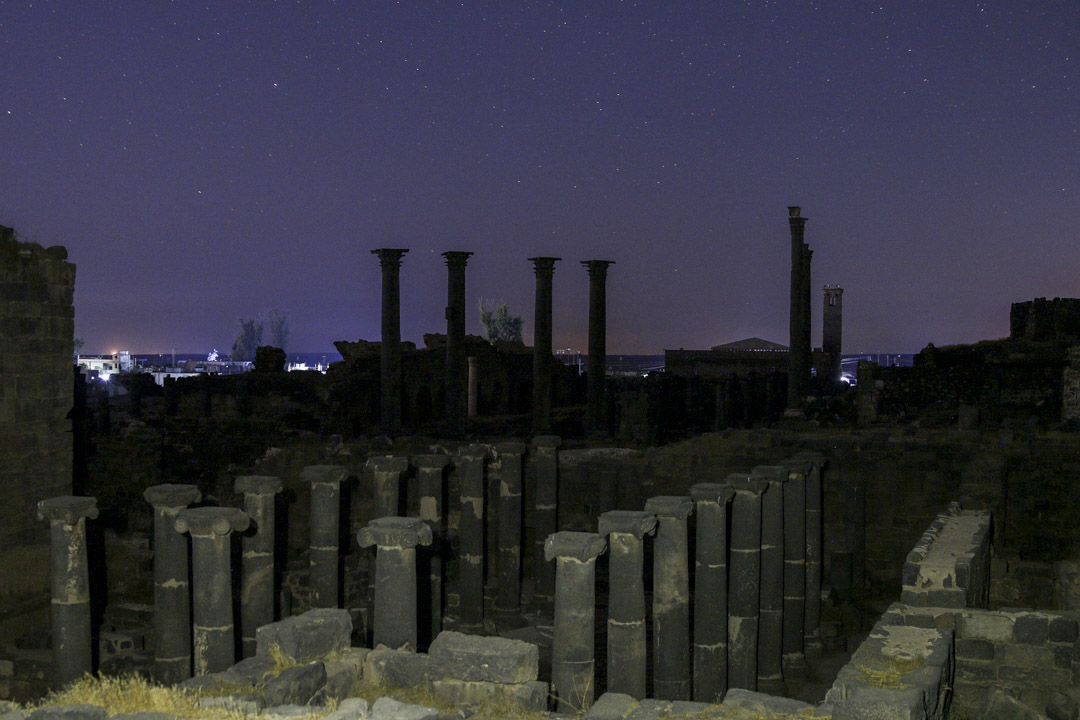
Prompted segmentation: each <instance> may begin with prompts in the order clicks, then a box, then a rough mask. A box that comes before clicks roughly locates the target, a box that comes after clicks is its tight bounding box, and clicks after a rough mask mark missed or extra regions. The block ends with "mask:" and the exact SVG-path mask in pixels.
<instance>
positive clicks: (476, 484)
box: [457, 445, 487, 632]
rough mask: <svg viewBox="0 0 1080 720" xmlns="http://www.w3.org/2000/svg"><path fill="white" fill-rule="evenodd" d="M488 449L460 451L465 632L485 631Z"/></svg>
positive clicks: (460, 564) (462, 619)
mask: <svg viewBox="0 0 1080 720" xmlns="http://www.w3.org/2000/svg"><path fill="white" fill-rule="evenodd" d="M485 459H487V448H486V447H484V446H483V445H466V446H465V447H462V448H458V460H457V469H458V478H459V481H460V483H461V526H460V529H459V532H460V542H459V543H458V593H459V597H460V600H459V607H458V621H459V627H460V629H462V630H465V631H473V632H478V631H480V630H483V627H484V461H485Z"/></svg>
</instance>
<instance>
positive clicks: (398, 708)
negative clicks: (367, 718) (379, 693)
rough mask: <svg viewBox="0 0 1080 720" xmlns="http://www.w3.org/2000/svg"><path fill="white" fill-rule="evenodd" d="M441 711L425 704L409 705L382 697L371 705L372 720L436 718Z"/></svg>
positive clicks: (425, 719) (431, 719)
mask: <svg viewBox="0 0 1080 720" xmlns="http://www.w3.org/2000/svg"><path fill="white" fill-rule="evenodd" d="M438 717H439V711H438V710H436V709H435V708H429V707H424V706H423V705H408V704H406V703H403V702H398V701H397V700H394V699H393V698H388V697H381V698H379V699H378V700H376V701H375V704H374V705H372V706H371V720H436V718H438Z"/></svg>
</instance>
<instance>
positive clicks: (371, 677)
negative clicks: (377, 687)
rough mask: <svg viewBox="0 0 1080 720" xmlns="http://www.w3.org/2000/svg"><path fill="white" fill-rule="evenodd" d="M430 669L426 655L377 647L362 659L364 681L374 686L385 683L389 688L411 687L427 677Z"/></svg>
mask: <svg viewBox="0 0 1080 720" xmlns="http://www.w3.org/2000/svg"><path fill="white" fill-rule="evenodd" d="M430 667H431V662H430V658H429V656H427V655H422V654H419V653H415V652H413V651H411V650H393V649H391V648H388V647H385V646H379V647H377V648H375V649H374V650H372V651H371V652H369V653H368V654H367V657H366V658H364V673H363V677H364V679H365V680H367V681H370V682H372V683H375V684H379V683H386V684H387V685H389V686H390V687H413V686H415V685H420V684H421V683H423V682H424V681H426V680H427V679H428V678H429V677H430V674H429V672H428V671H429V668H430Z"/></svg>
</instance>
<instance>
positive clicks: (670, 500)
mask: <svg viewBox="0 0 1080 720" xmlns="http://www.w3.org/2000/svg"><path fill="white" fill-rule="evenodd" d="M645 512H648V513H652V514H653V515H656V516H664V517H673V518H678V519H680V520H683V519H685V518H688V517H690V513H692V512H694V501H693V500H691V499H690V498H688V497H686V496H684V495H657V496H656V497H651V498H649V499H648V500H646V501H645Z"/></svg>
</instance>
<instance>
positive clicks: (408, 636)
mask: <svg viewBox="0 0 1080 720" xmlns="http://www.w3.org/2000/svg"><path fill="white" fill-rule="evenodd" d="M431 539H432V538H431V528H429V527H428V526H427V524H426V523H425V522H424V521H423V520H421V519H420V518H405V517H383V518H375V519H374V520H372V521H371V522H370V523H368V525H367V527H365V528H364V529H363V530H361V531H360V532H359V533H358V534H357V536H356V540H357V542H359V543H360V547H364V548H366V547H371V546H372V545H375V546H377V547H378V550H377V551H376V555H375V610H374V622H373V626H374V627H373V631H372V632H373V636H372V637H373V639H372V644H373V645H375V646H378V645H380V644H381V645H386V646H387V647H389V648H392V649H395V650H397V649H400V648H402V647H404V646H405V645H408V646H409V647H411V648H413V649H415V648H416V546H417V545H430V544H431Z"/></svg>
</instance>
